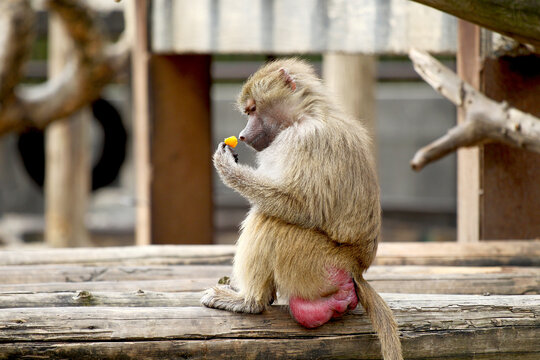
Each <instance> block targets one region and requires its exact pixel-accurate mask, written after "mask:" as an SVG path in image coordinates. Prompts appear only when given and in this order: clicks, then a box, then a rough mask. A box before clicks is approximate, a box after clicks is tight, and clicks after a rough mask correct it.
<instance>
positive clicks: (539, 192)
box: [457, 21, 540, 242]
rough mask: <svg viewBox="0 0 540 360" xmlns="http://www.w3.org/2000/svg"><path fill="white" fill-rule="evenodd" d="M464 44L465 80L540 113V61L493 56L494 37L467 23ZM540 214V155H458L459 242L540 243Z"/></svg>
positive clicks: (502, 149)
mask: <svg viewBox="0 0 540 360" xmlns="http://www.w3.org/2000/svg"><path fill="white" fill-rule="evenodd" d="M459 39H460V43H459V46H458V58H457V63H458V73H459V74H460V75H461V76H462V78H463V79H464V80H465V81H467V82H469V83H470V84H471V85H473V86H474V87H475V88H477V89H478V90H480V91H482V92H483V93H484V94H486V95H487V96H488V97H490V98H492V99H493V100H495V101H503V100H504V101H506V102H508V104H509V105H511V106H513V107H516V108H518V109H519V110H521V111H524V112H528V113H530V114H532V115H535V116H538V114H540V103H539V102H538V101H536V99H537V98H538V96H539V94H540V70H538V69H540V58H538V57H537V56H535V55H529V56H517V57H494V56H492V55H493V54H491V52H490V51H491V47H490V39H491V34H490V33H489V32H488V31H486V30H481V29H479V28H478V27H477V26H475V25H471V24H469V23H466V22H464V21H459ZM458 116H459V118H458V119H461V118H463V114H459V115H458ZM458 121H462V120H458ZM538 214H540V154H535V153H531V152H526V151H523V150H519V149H513V148H510V147H508V146H506V145H500V144H486V145H484V146H479V147H477V148H474V149H465V150H460V151H459V152H458V241H460V242H470V241H478V240H486V239H490V240H500V239H534V238H538V237H540V222H539V221H538Z"/></svg>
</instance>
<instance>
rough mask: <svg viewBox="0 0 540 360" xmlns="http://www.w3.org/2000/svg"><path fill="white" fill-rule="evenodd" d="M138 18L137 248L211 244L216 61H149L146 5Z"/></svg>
mask: <svg viewBox="0 0 540 360" xmlns="http://www.w3.org/2000/svg"><path fill="white" fill-rule="evenodd" d="M134 10H135V15H134V16H135V20H136V22H135V24H136V25H135V26H136V28H135V33H136V37H135V39H137V40H136V44H135V49H134V51H133V57H132V61H133V82H134V101H133V102H134V119H135V140H134V144H135V164H136V176H137V190H136V191H137V228H136V234H137V235H136V243H137V244H138V245H145V244H150V243H152V244H208V243H211V242H212V184H211V176H212V174H211V166H212V165H211V161H212V160H211V159H212V152H211V151H212V149H211V141H210V131H211V126H210V61H211V57H210V56H209V55H175V56H167V55H158V54H151V53H150V52H149V50H148V34H147V29H148V13H147V11H148V8H147V2H146V1H142V0H138V1H137V2H136V4H135V9H134Z"/></svg>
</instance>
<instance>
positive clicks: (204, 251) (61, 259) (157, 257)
mask: <svg viewBox="0 0 540 360" xmlns="http://www.w3.org/2000/svg"><path fill="white" fill-rule="evenodd" d="M538 245H539V246H538V252H539V254H540V242H539V243H538ZM235 249H236V247H235V246H233V245H159V246H156V245H148V246H136V247H135V246H124V247H105V248H86V249H32V250H4V251H0V265H2V266H5V265H38V264H42V265H47V264H50V265H52V264H79V265H115V264H117V265H190V264H191V265H196V264H208V265H218V264H231V261H232V258H233V257H234V253H235Z"/></svg>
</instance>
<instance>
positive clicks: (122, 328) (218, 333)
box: [0, 294, 540, 359]
mask: <svg viewBox="0 0 540 360" xmlns="http://www.w3.org/2000/svg"><path fill="white" fill-rule="evenodd" d="M385 300H386V301H387V302H388V303H389V306H390V307H391V308H392V309H393V311H394V313H395V314H396V318H397V322H398V324H399V330H400V332H401V337H402V339H403V346H404V353H405V356H406V357H407V358H410V357H424V358H441V357H445V358H446V357H447V356H448V357H449V358H454V359H455V358H468V357H467V356H470V354H474V355H475V358H477V357H476V356H482V355H484V356H487V355H489V354H491V355H494V354H503V355H504V354H514V355H516V354H518V353H523V354H527V353H529V354H535V353H536V354H538V353H539V352H540V344H539V343H538V342H537V341H533V339H534V337H535V333H536V332H537V331H538V328H539V327H540V320H539V319H540V317H539V316H538V315H539V314H540V301H539V300H540V298H539V296H520V297H511V296H487V297H486V296H456V295H454V296H451V295H397V294H395V295H386V296H385ZM0 324H2V325H0V341H1V342H2V343H3V344H2V350H3V351H2V354H8V353H11V354H21V352H22V351H24V352H25V353H26V354H36V351H37V349H39V344H41V345H43V344H48V345H50V346H49V347H48V349H47V352H48V353H49V356H52V355H58V353H57V352H56V353H55V351H71V352H72V353H73V354H75V353H74V351H77V350H76V349H75V348H74V347H73V344H74V343H75V344H77V343H79V344H80V345H79V346H78V347H77V348H78V351H80V352H82V353H83V354H84V353H86V354H87V355H86V356H88V354H89V353H92V351H93V350H94V349H96V348H97V349H107V352H106V354H107V356H108V357H113V356H118V355H119V354H123V355H125V354H126V352H127V353H130V354H131V356H130V357H129V358H132V357H134V356H139V357H140V356H141V353H132V352H131V351H130V350H128V347H129V346H130V345H133V346H137V349H141V351H143V354H146V353H147V354H149V356H156V353H154V354H153V355H152V351H151V350H142V347H141V346H140V344H145V345H146V346H147V347H148V348H154V344H155V345H156V346H157V349H158V350H154V351H157V352H158V353H159V354H161V355H164V354H169V355H168V356H169V357H170V356H172V354H174V356H179V354H187V353H196V352H197V353H198V354H199V355H195V357H197V356H199V357H203V356H207V357H208V356H210V355H212V354H214V355H216V354H219V353H221V354H223V353H224V352H225V351H232V350H234V351H233V353H234V354H237V356H239V357H240V356H241V355H242V356H244V357H245V356H246V355H248V354H250V353H251V351H257V352H258V351H259V349H260V351H262V354H267V355H268V356H270V357H272V358H284V357H286V356H289V357H295V358H305V357H306V356H307V357H310V356H311V357H312V356H318V355H321V356H322V357H326V358H330V357H336V356H345V357H347V354H349V355H348V356H349V357H352V356H353V355H351V354H354V357H355V358H356V357H358V358H378V357H379V356H380V355H379V352H378V351H379V350H378V342H377V341H376V340H375V338H374V333H373V331H372V328H371V324H370V322H369V319H367V317H366V316H365V314H364V313H363V311H362V310H354V311H352V312H351V313H349V314H347V315H346V316H344V317H343V318H342V319H339V320H335V321H332V322H330V323H328V324H326V325H325V326H323V327H321V328H318V329H314V330H306V329H304V328H302V327H300V326H298V325H297V324H295V323H294V321H293V320H292V319H291V317H290V315H289V314H288V311H287V309H286V307H284V306H272V307H271V308H270V309H269V310H268V311H265V312H264V313H263V314H260V315H243V314H233V313H229V312H225V311H220V310H214V309H207V308H203V307H189V306H188V307H168V308H164V307H154V308H140V307H135V308H122V307H121V308H111V307H65V308H32V309H5V310H2V311H0ZM471 336H474V337H473V339H474V341H471ZM165 339H166V340H167V342H169V341H170V342H171V343H168V344H165V343H163V342H162V340H165ZM208 339H211V340H208ZM262 339H264V341H261V340H262ZM467 339H469V340H468V341H467ZM257 340H258V341H257ZM105 341H107V342H108V341H114V344H116V345H113V343H110V344H108V345H107V344H105V343H104V342H105ZM329 341H331V343H332V345H331V346H324V345H327V344H329ZM37 342H39V343H37ZM60 342H64V343H66V342H68V343H69V344H72V346H71V347H70V346H67V347H66V345H67V344H65V345H59V343H60ZM83 342H84V343H83ZM89 342H91V343H89ZM173 342H176V343H173ZM184 342H189V344H190V345H186V344H185V343H184ZM233 343H234V344H233ZM6 344H9V346H5V345H6ZM137 344H139V345H137ZM263 344H266V345H263ZM494 344H496V347H494ZM248 345H251V347H250V346H248ZM253 346H255V348H253ZM261 346H262V348H261ZM310 346H312V347H310ZM250 349H251V350H250ZM255 349H257V350H255ZM272 349H273V350H272ZM271 351H273V353H271ZM47 352H46V353H47ZM46 353H45V354H46ZM94 354H95V353H94ZM271 354H273V355H271ZM340 354H341V355H340ZM3 356H5V355H3ZM248 356H249V355H248Z"/></svg>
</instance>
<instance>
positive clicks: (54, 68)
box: [45, 15, 91, 247]
mask: <svg viewBox="0 0 540 360" xmlns="http://www.w3.org/2000/svg"><path fill="white" fill-rule="evenodd" d="M50 31H51V32H50V37H49V39H50V42H49V44H50V46H51V48H50V58H49V74H50V76H55V75H57V74H59V73H61V71H62V69H63V67H64V64H65V63H66V60H67V59H68V58H69V54H70V51H71V47H72V44H71V39H70V38H69V37H68V35H67V33H66V31H65V30H64V28H63V24H62V23H61V20H60V19H59V18H58V17H57V16H54V15H53V16H52V18H51V20H50ZM90 122H91V114H90V112H89V109H87V108H86V109H82V110H80V111H78V112H77V113H76V114H74V115H72V116H70V117H69V118H67V119H62V120H59V121H56V122H54V123H52V124H50V125H49V126H48V127H47V129H46V131H45V136H46V141H45V147H46V149H45V158H46V161H45V165H46V171H45V223H46V225H45V241H46V242H47V244H48V245H50V246H55V247H74V246H88V245H90V239H89V235H88V232H87V230H86V224H85V221H84V219H85V215H86V211H87V206H88V201H89V199H88V198H89V193H90V179H91V165H90Z"/></svg>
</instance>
